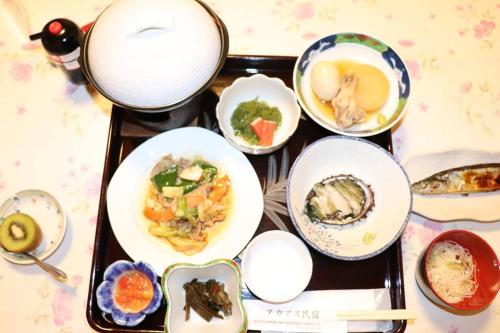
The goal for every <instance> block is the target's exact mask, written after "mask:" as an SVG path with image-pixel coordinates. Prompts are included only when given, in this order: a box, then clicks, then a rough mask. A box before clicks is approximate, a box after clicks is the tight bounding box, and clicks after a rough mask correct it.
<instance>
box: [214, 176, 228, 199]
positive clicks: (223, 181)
mask: <svg viewBox="0 0 500 333" xmlns="http://www.w3.org/2000/svg"><path fill="white" fill-rule="evenodd" d="M230 185H231V181H230V180H229V177H228V176H227V175H224V176H223V177H221V178H219V179H217V180H216V181H215V183H214V186H213V187H212V190H211V191H210V193H209V194H208V198H209V199H210V200H212V201H214V202H217V201H220V200H221V199H222V197H224V195H226V193H227V191H228V189H229V186H230Z"/></svg>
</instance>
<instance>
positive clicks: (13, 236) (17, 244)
mask: <svg viewBox="0 0 500 333" xmlns="http://www.w3.org/2000/svg"><path fill="white" fill-rule="evenodd" d="M41 241H42V231H41V230H40V227H39V226H38V224H37V223H36V221H35V220H34V219H33V218H32V217H31V216H29V215H27V214H24V213H14V214H11V215H9V216H7V217H5V218H4V220H3V222H2V224H1V225H0V245H1V246H2V247H3V248H4V249H5V250H7V251H9V252H13V253H23V252H29V251H33V250H34V249H36V248H37V247H38V245H40V242H41Z"/></svg>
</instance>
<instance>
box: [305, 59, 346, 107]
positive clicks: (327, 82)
mask: <svg viewBox="0 0 500 333" xmlns="http://www.w3.org/2000/svg"><path fill="white" fill-rule="evenodd" d="M311 87H312V90H313V92H314V93H315V94H316V96H318V97H319V99H321V100H323V101H331V100H332V99H333V98H334V97H335V96H336V95H337V93H338V91H339V87H340V74H339V71H338V70H337V67H336V66H335V64H334V63H333V62H330V61H319V62H317V63H315V64H314V65H313V67H312V70H311Z"/></svg>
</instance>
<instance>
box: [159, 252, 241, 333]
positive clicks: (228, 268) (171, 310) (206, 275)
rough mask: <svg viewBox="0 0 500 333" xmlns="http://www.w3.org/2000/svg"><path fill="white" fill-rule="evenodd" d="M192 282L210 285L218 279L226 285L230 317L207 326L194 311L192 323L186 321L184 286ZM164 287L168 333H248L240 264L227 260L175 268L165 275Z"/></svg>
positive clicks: (177, 265)
mask: <svg viewBox="0 0 500 333" xmlns="http://www.w3.org/2000/svg"><path fill="white" fill-rule="evenodd" d="M193 279H198V280H199V281H207V280H209V279H215V280H217V281H218V282H221V283H223V284H224V288H225V289H224V290H225V291H226V292H227V293H228V296H229V300H230V301H231V303H232V304H233V307H232V314H231V316H227V317H226V318H224V319H218V318H214V319H212V320H211V321H210V322H206V321H205V320H204V319H203V318H201V317H200V316H199V315H198V314H197V313H196V311H194V310H191V314H190V319H189V320H188V321H185V320H184V315H185V312H184V309H183V308H184V305H185V303H186V302H185V292H184V288H183V285H184V283H186V282H191V281H192V280H193ZM161 285H162V288H163V293H164V294H165V298H166V299H167V304H168V307H167V313H166V315H165V332H166V333H192V332H203V333H220V332H231V333H244V332H246V330H247V315H246V312H245V308H244V307H243V302H242V298H241V274H240V269H239V267H238V264H237V263H235V262H234V261H232V260H228V259H218V260H214V261H211V262H209V263H207V264H203V265H191V264H174V265H171V266H169V267H168V268H167V269H166V270H165V272H164V273H163V277H162V281H161Z"/></svg>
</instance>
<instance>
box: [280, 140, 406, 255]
mask: <svg viewBox="0 0 500 333" xmlns="http://www.w3.org/2000/svg"><path fill="white" fill-rule="evenodd" d="M330 140H352V141H358V142H362V143H367V144H369V145H370V146H372V147H373V148H376V149H378V150H381V151H382V152H383V153H384V154H386V155H388V156H389V157H390V159H391V160H392V161H393V162H395V163H396V165H397V166H398V167H399V169H400V170H401V172H402V174H403V175H404V177H405V179H406V181H407V183H408V186H409V187H408V192H409V197H410V200H409V207H408V213H407V214H406V218H405V219H404V221H403V222H402V223H401V226H400V228H399V230H398V232H397V233H396V234H395V235H394V237H393V238H392V239H391V240H390V241H389V242H387V243H386V244H385V245H384V246H382V247H380V248H379V249H378V250H376V251H373V252H371V253H368V254H365V255H361V256H342V255H338V254H334V253H331V252H327V251H325V250H323V249H321V248H320V247H319V246H318V245H316V244H315V243H313V242H312V241H310V240H309V238H307V237H306V236H305V234H304V233H303V232H302V229H301V228H300V227H299V224H298V222H297V220H296V218H295V215H294V213H293V210H292V209H291V206H292V205H291V202H290V200H291V199H290V197H291V196H290V182H291V179H292V175H293V172H294V170H295V167H296V166H297V164H298V163H299V161H300V160H301V158H302V157H303V155H304V154H305V153H306V152H307V151H308V150H309V149H310V148H311V147H313V146H315V145H316V144H318V143H320V142H322V141H330ZM286 203H287V208H288V212H289V214H290V219H291V220H292V223H293V226H294V227H295V229H296V230H297V232H298V233H299V234H300V236H301V237H302V239H303V240H304V241H306V242H307V244H309V245H310V246H311V247H312V248H313V249H315V250H316V251H318V252H320V253H322V254H324V255H327V256H329V257H332V258H335V259H340V260H345V261H357V260H362V259H368V258H372V257H375V256H376V255H378V254H380V253H382V252H384V251H385V250H386V249H388V248H389V247H390V246H391V245H392V244H394V243H395V242H396V241H397V240H398V239H399V237H400V236H401V234H402V233H403V231H404V229H405V227H406V225H407V224H408V221H409V220H410V216H411V213H412V205H413V192H412V191H411V183H410V179H409V178H408V175H407V174H406V171H405V170H404V169H403V167H402V166H401V163H399V162H398V161H397V160H396V159H395V158H394V156H393V155H392V154H391V153H390V152H388V151H387V150H385V149H384V148H382V147H380V146H379V145H377V144H375V143H373V142H371V141H368V140H366V139H363V138H360V137H353V136H342V135H330V136H326V137H324V138H321V139H319V140H316V141H314V142H313V143H311V144H310V145H308V146H307V147H306V148H305V149H304V150H303V151H302V152H301V153H300V154H299V156H297V158H296V159H295V161H294V162H293V165H292V167H291V168H290V172H289V174H288V178H287V181H286Z"/></svg>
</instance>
